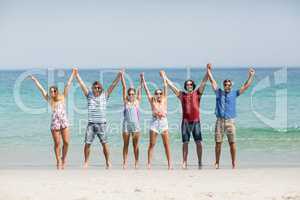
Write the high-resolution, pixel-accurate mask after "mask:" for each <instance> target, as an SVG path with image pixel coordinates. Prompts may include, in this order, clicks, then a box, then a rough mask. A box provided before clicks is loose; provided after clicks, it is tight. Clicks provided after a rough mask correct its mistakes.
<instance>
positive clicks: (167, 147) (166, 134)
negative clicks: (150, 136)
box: [161, 130, 173, 169]
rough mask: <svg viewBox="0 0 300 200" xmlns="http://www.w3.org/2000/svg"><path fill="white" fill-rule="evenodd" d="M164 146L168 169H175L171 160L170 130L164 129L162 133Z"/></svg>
mask: <svg viewBox="0 0 300 200" xmlns="http://www.w3.org/2000/svg"><path fill="white" fill-rule="evenodd" d="M161 137H162V140H163V143H164V147H165V152H166V156H167V160H168V169H173V166H172V161H171V150H170V141H169V132H168V130H166V131H164V132H163V133H162V135H161Z"/></svg>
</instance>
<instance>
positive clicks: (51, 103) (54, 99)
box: [48, 85, 65, 109]
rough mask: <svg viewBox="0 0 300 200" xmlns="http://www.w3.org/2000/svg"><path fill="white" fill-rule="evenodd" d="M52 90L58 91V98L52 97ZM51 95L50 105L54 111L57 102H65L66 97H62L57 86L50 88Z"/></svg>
mask: <svg viewBox="0 0 300 200" xmlns="http://www.w3.org/2000/svg"><path fill="white" fill-rule="evenodd" d="M51 89H54V90H55V91H56V93H57V95H56V97H52V96H51ZM49 93H50V95H49V97H48V98H49V103H50V105H51V108H52V109H54V106H55V104H56V103H57V102H59V101H64V99H65V98H64V95H61V94H60V93H59V91H58V87H57V86H55V85H53V86H51V87H50V88H49Z"/></svg>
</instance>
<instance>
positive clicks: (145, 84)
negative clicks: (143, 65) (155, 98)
mask: <svg viewBox="0 0 300 200" xmlns="http://www.w3.org/2000/svg"><path fill="white" fill-rule="evenodd" d="M141 81H142V84H143V86H144V88H145V91H146V94H147V97H148V100H149V102H150V103H151V101H152V95H151V93H150V91H149V88H148V86H147V83H146V81H145V76H144V73H142V74H141Z"/></svg>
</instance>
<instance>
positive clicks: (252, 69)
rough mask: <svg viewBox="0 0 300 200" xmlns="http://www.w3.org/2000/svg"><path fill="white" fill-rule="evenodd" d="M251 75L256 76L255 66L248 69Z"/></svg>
mask: <svg viewBox="0 0 300 200" xmlns="http://www.w3.org/2000/svg"><path fill="white" fill-rule="evenodd" d="M248 73H249V76H254V75H255V70H254V68H253V67H250V68H249V70H248Z"/></svg>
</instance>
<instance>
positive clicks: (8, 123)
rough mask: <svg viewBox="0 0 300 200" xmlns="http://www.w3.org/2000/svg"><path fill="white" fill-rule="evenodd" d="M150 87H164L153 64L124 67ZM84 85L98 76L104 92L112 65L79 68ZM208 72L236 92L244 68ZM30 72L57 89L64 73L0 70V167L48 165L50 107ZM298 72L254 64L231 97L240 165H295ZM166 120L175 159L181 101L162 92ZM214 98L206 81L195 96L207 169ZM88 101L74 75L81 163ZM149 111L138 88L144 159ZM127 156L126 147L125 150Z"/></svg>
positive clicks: (71, 107) (114, 100) (112, 112)
mask: <svg viewBox="0 0 300 200" xmlns="http://www.w3.org/2000/svg"><path fill="white" fill-rule="evenodd" d="M142 71H143V72H145V78H146V81H147V82H148V84H149V86H150V90H151V91H152V92H154V89H156V88H160V87H162V81H161V78H160V76H159V70H158V69H142V68H141V69H130V70H127V71H126V80H127V85H128V86H129V85H134V86H135V87H137V85H138V83H139V74H140V72H142ZM165 71H166V73H167V75H168V76H169V78H170V79H171V80H172V81H173V82H175V83H176V85H177V86H178V87H179V88H181V89H183V83H184V81H185V80H186V79H193V80H195V81H196V83H197V84H199V82H200V81H201V79H202V78H203V76H204V73H205V70H204V69H201V68H179V69H165ZM79 72H80V75H81V77H82V79H83V80H84V81H85V82H86V85H87V86H88V87H90V86H91V83H92V82H93V81H95V80H100V81H101V82H102V83H103V85H104V88H105V89H107V88H108V86H109V84H110V83H111V81H112V80H113V79H114V78H115V76H116V74H117V70H115V69H90V70H79ZM213 73H214V77H215V79H216V80H217V82H218V84H219V85H220V86H221V85H222V80H223V79H232V80H233V81H234V86H233V88H234V89H238V88H239V87H240V86H241V85H242V84H243V83H244V82H245V81H246V79H247V69H243V68H226V69H218V68H216V69H214V70H213ZM28 74H35V75H36V77H37V78H38V79H39V80H40V81H41V83H42V84H43V86H44V87H45V88H49V87H50V86H51V85H53V84H55V85H58V87H59V89H60V91H62V90H63V87H64V84H65V83H66V81H67V78H68V76H69V75H70V70H63V69H47V70H41V69H28V70H2V71H0V94H1V96H0V105H1V106H0V167H2V168H5V167H6V168H7V167H24V166H52V165H53V163H54V154H53V141H52V137H51V133H50V128H49V127H50V117H51V110H50V108H49V106H48V105H47V103H46V102H45V101H44V100H43V98H42V96H41V94H40V93H39V91H38V90H37V88H36V87H35V85H34V84H33V82H32V81H31V80H28V79H26V78H25V77H26V76H27V75H28ZM299 91H300V69H299V68H265V69H256V78H255V81H254V83H253V85H252V86H251V87H250V88H249V89H248V90H247V91H246V92H245V93H244V94H243V95H241V96H240V97H239V98H238V101H237V118H236V126H237V145H238V163H239V165H240V166H243V167H248V166H265V165H268V166H300V122H299V120H300V114H299V102H300V93H299ZM121 94H122V88H121V84H119V85H118V86H117V87H116V88H115V90H114V92H113V93H112V95H111V97H110V99H109V103H108V107H107V120H108V127H109V131H108V134H109V144H110V149H111V159H112V162H113V165H115V166H120V165H121V160H122V135H121V131H122V119H123V116H122V112H123V102H122V97H121ZM168 94H169V96H168V98H169V101H168V120H169V127H170V140H171V149H172V158H173V160H174V163H175V164H179V163H180V162H181V159H182V152H181V148H182V147H181V145H182V144H181V134H180V122H181V105H180V102H179V100H178V99H177V98H176V97H175V95H174V94H173V93H172V91H171V90H169V92H168ZM214 109H215V95H214V93H213V91H212V89H211V86H210V84H209V82H208V84H207V86H206V89H205V92H204V95H203V97H202V100H201V123H202V134H203V144H204V152H203V162H204V165H207V166H210V165H211V164H212V163H213V161H214V124H215V115H214ZM86 111H87V102H86V99H85V97H84V96H83V94H82V92H81V90H80V88H79V85H78V83H77V82H76V80H74V81H73V84H72V88H71V89H70V92H69V96H68V100H67V112H68V117H69V121H70V123H71V127H70V132H71V144H70V150H69V155H68V156H69V157H68V158H69V164H70V165H71V166H74V167H76V166H80V165H81V163H82V160H83V141H84V134H85V129H86V125H87V112H86ZM150 119H151V110H150V106H149V103H148V101H147V98H146V94H145V92H144V91H143V99H142V104H141V127H142V138H141V141H140V149H141V153H140V160H141V165H143V164H144V163H145V161H146V159H147V155H146V150H147V146H148V142H149V139H148V137H149V136H148V133H149V122H150ZM129 157H130V161H132V157H133V154H132V147H131V146H130V152H129ZM189 162H190V163H191V164H192V165H195V164H196V163H197V161H196V154H195V145H194V143H193V140H192V138H191V142H190V151H189ZM91 163H92V165H95V166H98V165H103V155H102V151H101V148H100V145H99V141H98V140H97V138H96V139H95V141H94V144H93V149H92V154H91ZM221 163H222V164H223V165H225V166H229V165H230V156H229V149H228V144H227V142H226V137H225V138H224V144H223V152H222V159H221ZM153 164H154V165H157V166H163V165H165V164H166V159H165V154H164V149H163V145H162V141H161V138H160V137H158V143H157V145H156V147H155V155H154V161H153Z"/></svg>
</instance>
